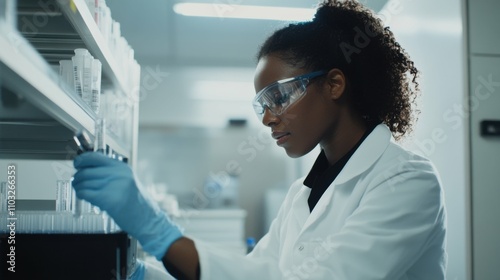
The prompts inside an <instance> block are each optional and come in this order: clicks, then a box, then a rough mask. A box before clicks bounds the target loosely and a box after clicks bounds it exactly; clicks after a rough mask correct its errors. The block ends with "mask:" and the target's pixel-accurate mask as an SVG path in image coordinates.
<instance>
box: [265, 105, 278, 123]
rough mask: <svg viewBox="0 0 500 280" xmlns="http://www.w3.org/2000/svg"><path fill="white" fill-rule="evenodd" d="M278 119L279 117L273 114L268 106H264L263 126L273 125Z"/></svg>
mask: <svg viewBox="0 0 500 280" xmlns="http://www.w3.org/2000/svg"><path fill="white" fill-rule="evenodd" d="M279 121H280V119H279V117H278V116H276V115H275V114H273V112H271V110H269V108H267V107H265V108H264V114H263V115H262V123H263V124H264V125H265V126H269V127H271V126H274V125H276V124H278V123H279Z"/></svg>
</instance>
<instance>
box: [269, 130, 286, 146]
mask: <svg viewBox="0 0 500 280" xmlns="http://www.w3.org/2000/svg"><path fill="white" fill-rule="evenodd" d="M272 136H273V138H274V139H276V140H277V141H276V144H278V146H281V145H283V144H285V143H286V142H287V141H288V139H289V138H290V133H288V132H281V131H274V132H273V133H272Z"/></svg>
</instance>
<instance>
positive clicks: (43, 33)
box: [0, 0, 138, 166]
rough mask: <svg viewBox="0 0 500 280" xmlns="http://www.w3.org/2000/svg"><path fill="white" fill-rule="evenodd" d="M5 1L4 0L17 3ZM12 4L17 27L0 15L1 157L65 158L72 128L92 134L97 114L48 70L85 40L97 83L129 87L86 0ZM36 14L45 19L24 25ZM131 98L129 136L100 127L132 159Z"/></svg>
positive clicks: (133, 112)
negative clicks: (98, 70)
mask: <svg viewBox="0 0 500 280" xmlns="http://www.w3.org/2000/svg"><path fill="white" fill-rule="evenodd" d="M4 1H7V2H3V3H2V5H4V4H5V3H7V5H9V2H10V3H11V4H12V3H14V4H16V1H12V0H10V1H9V0H4ZM46 7H51V9H50V10H47V8H46ZM44 9H45V10H44ZM16 11H17V21H18V24H17V27H16V26H12V24H9V22H12V20H6V18H7V17H6V16H5V15H0V50H1V51H0V86H1V87H0V89H1V91H0V94H1V97H2V99H1V100H0V130H1V131H2V133H1V135H0V158H8V159H15V158H22V159H69V158H71V157H72V156H73V155H74V154H75V152H76V146H75V145H74V143H73V141H72V136H73V134H74V133H75V132H76V131H78V130H86V131H87V132H89V134H90V135H92V136H93V134H94V128H95V120H96V118H97V116H96V114H95V113H94V112H93V111H92V110H91V109H90V107H89V106H87V105H86V104H84V102H83V101H82V100H81V99H80V98H79V97H78V96H76V94H75V93H74V91H73V90H72V89H70V88H68V87H67V86H66V85H64V84H62V83H61V82H60V80H59V77H58V75H57V73H56V71H55V70H54V69H55V68H56V67H57V65H58V62H59V60H61V59H70V58H71V56H72V55H73V50H74V49H75V48H81V47H83V48H86V49H88V50H89V51H90V53H91V54H92V55H93V56H94V57H95V58H97V59H99V60H100V61H101V63H102V73H103V74H102V87H103V89H113V90H116V91H117V92H120V93H121V94H122V95H123V98H130V96H131V94H132V93H131V92H128V91H130V90H128V89H130V88H134V87H133V86H131V85H130V83H129V82H128V80H127V79H125V75H124V74H123V72H122V69H121V67H120V66H119V64H118V63H117V62H116V60H115V58H114V56H113V53H112V51H111V50H110V49H109V48H108V46H107V42H106V41H105V40H104V38H103V36H102V35H101V33H100V30H99V28H98V26H97V24H96V23H95V21H94V19H93V17H92V15H91V13H90V11H89V10H88V8H87V6H86V3H85V1H84V0H72V1H70V0H67V1H60V0H52V1H48V3H45V6H44V7H42V6H40V5H39V3H38V2H37V1H28V0H23V1H21V0H19V1H17V9H16ZM7 12H8V11H7ZM40 15H44V16H45V17H46V21H44V24H43V25H37V26H36V29H35V28H33V27H31V28H27V27H26V26H28V27H29V26H30V25H29V21H28V20H29V19H31V18H35V16H40ZM2 16H3V18H2ZM10 17H12V16H10ZM27 22H28V23H27ZM56 64H57V65H56ZM135 88H138V87H135ZM133 104H134V106H133V107H132V110H131V112H130V114H131V115H132V116H133V124H132V125H133V126H134V127H132V128H131V129H130V131H132V135H130V138H131V141H129V143H128V144H124V141H122V139H119V138H118V137H116V136H115V135H113V134H112V133H109V132H108V133H107V134H106V142H107V144H108V146H109V148H110V149H111V150H113V152H115V153H117V154H120V155H121V156H123V157H125V158H128V160H129V163H130V164H131V165H132V166H134V162H135V156H134V155H135V152H136V147H137V126H138V119H137V118H138V104H137V102H134V103H133Z"/></svg>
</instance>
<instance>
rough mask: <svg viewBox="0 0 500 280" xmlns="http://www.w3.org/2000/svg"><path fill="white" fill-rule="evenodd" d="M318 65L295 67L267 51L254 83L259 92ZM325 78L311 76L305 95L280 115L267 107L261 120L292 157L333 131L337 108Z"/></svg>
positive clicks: (303, 152)
mask: <svg viewBox="0 0 500 280" xmlns="http://www.w3.org/2000/svg"><path fill="white" fill-rule="evenodd" d="M315 70H318V69H312V70H310V71H309V70H305V69H300V68H294V67H292V66H290V65H289V64H287V63H286V62H285V61H283V60H282V59H280V58H279V57H277V56H273V55H272V54H271V55H268V56H265V57H263V58H261V59H260V60H259V63H258V64H257V68H256V72H255V78H254V85H255V90H256V92H259V91H260V90H261V89H263V88H264V87H266V86H268V85H270V84H272V83H274V82H276V81H278V80H282V79H285V78H291V77H295V76H299V75H303V74H307V73H309V72H312V71H315ZM323 80H324V79H322V78H317V79H313V80H311V82H310V83H309V86H308V87H307V91H306V93H305V95H304V96H303V97H302V98H300V99H299V100H298V101H296V102H295V103H294V104H292V105H291V106H290V107H288V109H287V110H286V111H285V112H284V113H283V114H281V115H279V116H275V115H274V114H272V113H271V112H270V111H269V109H267V108H266V110H265V112H264V116H263V119H262V123H263V124H264V125H265V126H268V127H270V128H271V130H272V136H273V138H274V139H276V143H277V144H278V145H279V146H281V147H283V148H284V149H285V150H286V153H287V154H288V156H290V157H292V158H296V157H300V156H303V155H305V154H307V153H308V152H310V151H311V150H312V149H314V147H316V145H317V144H318V143H320V142H321V141H323V140H325V139H326V138H329V137H331V136H332V135H333V133H334V131H335V127H336V120H337V113H336V112H337V111H338V110H336V105H335V102H333V100H332V98H331V92H332V91H331V86H330V85H329V84H328V83H327V82H324V81H323Z"/></svg>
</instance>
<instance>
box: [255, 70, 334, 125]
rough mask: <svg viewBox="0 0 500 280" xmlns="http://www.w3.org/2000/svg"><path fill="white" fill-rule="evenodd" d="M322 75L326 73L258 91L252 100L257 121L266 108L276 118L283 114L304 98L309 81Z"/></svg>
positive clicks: (282, 81) (317, 72)
mask: <svg viewBox="0 0 500 280" xmlns="http://www.w3.org/2000/svg"><path fill="white" fill-rule="evenodd" d="M323 74H326V71H316V72H312V73H309V74H305V75H302V76H298V77H294V78H289V79H284V80H280V81H277V82H275V83H272V84H271V85H269V86H267V87H265V88H264V89H262V90H261V91H259V92H258V93H257V95H256V96H255V98H254V100H253V108H254V110H255V113H256V114H257V117H258V118H259V120H261V121H262V118H263V117H264V112H265V109H266V108H268V109H269V110H270V111H271V112H272V113H273V114H274V115H276V116H279V115H281V114H283V113H284V112H285V111H286V109H288V107H290V106H291V105H292V104H293V103H295V102H297V101H298V100H299V99H300V98H301V97H302V96H304V93H305V92H306V88H307V85H308V84H309V81H310V79H312V78H315V77H318V76H321V75H323Z"/></svg>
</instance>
